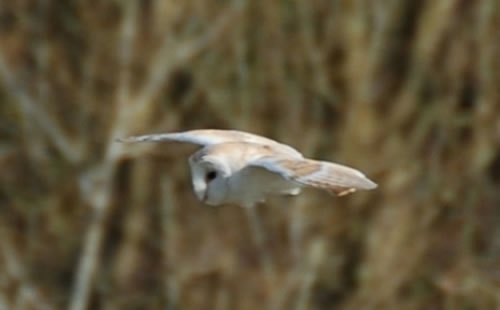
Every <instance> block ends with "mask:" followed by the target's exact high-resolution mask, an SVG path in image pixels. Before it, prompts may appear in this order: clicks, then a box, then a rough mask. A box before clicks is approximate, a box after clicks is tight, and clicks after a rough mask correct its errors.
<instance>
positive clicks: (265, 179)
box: [118, 129, 377, 207]
mask: <svg viewBox="0 0 500 310" xmlns="http://www.w3.org/2000/svg"><path fill="white" fill-rule="evenodd" d="M164 141H177V142H185V143H191V144H195V145H199V146H201V149H199V150H198V151H197V152H195V153H194V154H193V155H191V156H190V157H189V160H188V161H189V166H190V168H191V178H192V186H193V189H194V192H195V194H196V197H197V198H198V199H199V200H200V201H202V202H204V203H205V204H207V205H212V206H217V205H222V204H236V205H240V206H244V207H251V206H254V205H255V204H256V203H259V202H264V201H265V200H266V198H267V197H269V196H270V195H298V194H299V193H300V191H301V188H303V187H313V188H319V189H323V190H326V191H328V192H330V193H333V194H336V195H338V196H343V195H346V194H350V193H353V192H355V191H356V190H371V189H374V188H376V187H377V184H376V183H374V182H373V181H371V180H370V179H368V178H367V177H366V176H365V175H364V174H363V173H361V172H360V171H358V170H356V169H353V168H350V167H347V166H344V165H339V164H335V163H331V162H327V161H319V160H314V159H308V158H305V157H304V156H303V155H302V154H301V153H300V152H299V151H297V150H296V149H294V148H293V147H291V146H288V145H286V144H282V143H279V142H277V141H274V140H271V139H268V138H265V137H262V136H258V135H255V134H251V133H247V132H242V131H236V130H218V129H199V130H190V131H184V132H173V133H160V134H149V135H142V136H132V137H128V138H123V139H118V142H123V143H136V142H164Z"/></svg>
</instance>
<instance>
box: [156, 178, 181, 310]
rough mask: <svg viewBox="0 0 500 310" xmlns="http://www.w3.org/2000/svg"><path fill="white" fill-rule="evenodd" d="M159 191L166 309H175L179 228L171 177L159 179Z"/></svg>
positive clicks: (179, 288)
mask: <svg viewBox="0 0 500 310" xmlns="http://www.w3.org/2000/svg"><path fill="white" fill-rule="evenodd" d="M161 193H162V199H161V201H162V202H163V203H162V212H163V214H162V223H163V225H162V228H163V235H164V236H163V237H164V242H165V244H164V246H163V250H164V253H163V255H164V257H165V261H166V268H165V270H166V272H165V283H164V285H165V288H166V297H167V305H168V307H167V309H172V310H173V309H177V307H178V301H179V296H180V290H181V287H180V284H179V281H178V276H177V274H176V273H175V272H174V270H175V268H173V265H174V253H175V248H176V247H175V240H176V238H177V237H176V232H177V231H178V230H179V226H178V225H177V221H176V215H175V208H174V205H175V199H173V196H174V191H173V185H172V181H171V179H170V178H169V177H168V176H166V177H163V178H162V180H161Z"/></svg>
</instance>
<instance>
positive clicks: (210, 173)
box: [205, 170, 217, 182]
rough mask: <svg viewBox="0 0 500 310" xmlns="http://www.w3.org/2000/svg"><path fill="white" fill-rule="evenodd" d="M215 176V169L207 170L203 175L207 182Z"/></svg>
mask: <svg viewBox="0 0 500 310" xmlns="http://www.w3.org/2000/svg"><path fill="white" fill-rule="evenodd" d="M216 177H217V172H215V171H213V170H212V171H209V172H207V175H206V176H205V179H206V180H207V182H210V181H212V180H213V179H215V178H216Z"/></svg>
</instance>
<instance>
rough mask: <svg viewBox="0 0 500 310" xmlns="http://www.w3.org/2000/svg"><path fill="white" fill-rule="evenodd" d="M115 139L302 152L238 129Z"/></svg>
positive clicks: (297, 153)
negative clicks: (245, 145) (244, 144)
mask: <svg viewBox="0 0 500 310" xmlns="http://www.w3.org/2000/svg"><path fill="white" fill-rule="evenodd" d="M117 141H118V142H123V143H138V142H165V141H177V142H186V143H192V144H196V145H200V146H209V145H214V144H222V143H231V142H247V143H255V144H261V145H270V146H273V147H276V148H278V149H280V150H281V151H283V152H285V153H287V154H289V155H291V156H294V157H299V158H302V154H301V153H300V152H299V151H297V150H296V149H294V148H292V147H291V146H288V145H286V144H282V143H279V142H277V141H275V140H272V139H268V138H266V137H262V136H259V135H255V134H251V133H248V132H243V131H238V130H221V129H198V130H189V131H184V132H172V133H159V134H148V135H141V136H132V137H127V138H121V139H117Z"/></svg>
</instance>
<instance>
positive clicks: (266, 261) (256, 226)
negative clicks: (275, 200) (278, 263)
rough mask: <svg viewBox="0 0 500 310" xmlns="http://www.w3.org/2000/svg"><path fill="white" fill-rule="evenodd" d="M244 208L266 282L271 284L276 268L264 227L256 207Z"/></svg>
mask: <svg viewBox="0 0 500 310" xmlns="http://www.w3.org/2000/svg"><path fill="white" fill-rule="evenodd" d="M244 209H245V211H246V213H247V217H248V220H249V224H250V228H251V230H252V231H251V232H252V237H253V239H254V241H255V244H256V245H257V247H258V251H259V254H260V257H261V263H262V266H263V268H264V272H265V274H266V276H267V280H268V284H272V282H273V281H274V277H275V275H276V270H275V267H274V262H273V258H272V256H271V254H270V253H269V249H268V248H267V246H266V238H265V231H264V227H262V223H261V220H260V218H259V214H258V213H257V207H256V206H252V207H245V208H244Z"/></svg>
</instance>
